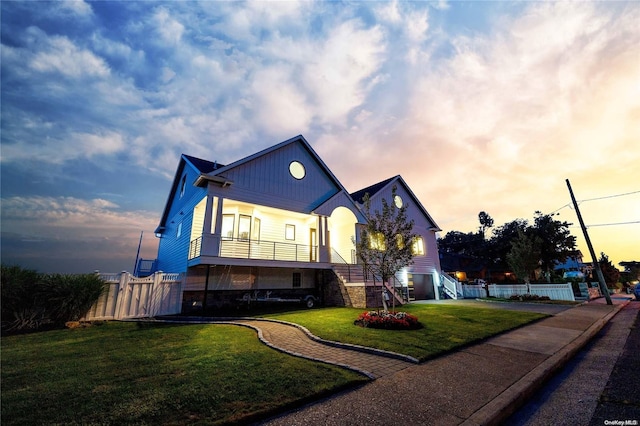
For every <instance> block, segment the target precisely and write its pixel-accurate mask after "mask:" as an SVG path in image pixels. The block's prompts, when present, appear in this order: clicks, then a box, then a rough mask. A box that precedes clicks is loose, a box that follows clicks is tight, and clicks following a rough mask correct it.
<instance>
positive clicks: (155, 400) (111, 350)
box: [1, 322, 367, 425]
mask: <svg viewBox="0 0 640 426" xmlns="http://www.w3.org/2000/svg"><path fill="white" fill-rule="evenodd" d="M1 361H2V400H1V423H2V424H3V425H23V424H65V425H70V424H98V423H99V424H114V425H115V424H118V425H120V424H154V425H155V424H185V423H198V424H223V423H224V424H226V423H229V422H244V421H246V420H247V419H250V418H251V416H255V415H261V414H262V415H265V413H268V412H271V411H272V410H274V409H277V408H279V407H283V406H288V405H290V404H295V403H302V402H304V401H305V400H308V398H310V397H315V398H317V397H319V396H321V395H324V394H328V393H331V392H335V391H337V390H339V389H342V388H344V387H346V386H353V385H357V384H359V383H364V382H365V381H366V380H367V379H366V378H365V377H364V376H361V375H358V374H356V373H354V372H351V371H349V370H345V369H342V368H338V367H334V366H330V365H326V364H322V363H316V362H312V361H308V360H304V359H301V358H296V357H292V356H289V355H285V354H282V353H280V352H277V351H274V350H272V349H269V348H268V347H266V346H264V345H262V344H261V343H260V342H259V341H258V339H257V338H256V333H255V332H254V331H253V330H250V329H245V328H241V327H236V326H228V325H189V326H179V325H178V326H176V325H172V326H168V325H153V326H140V325H137V324H135V323H115V322H114V323H107V324H105V325H103V326H100V327H98V326H94V327H89V328H84V329H76V330H56V331H49V332H43V333H34V334H29V335H20V336H9V337H3V338H2V353H1Z"/></svg>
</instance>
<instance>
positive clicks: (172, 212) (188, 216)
mask: <svg viewBox="0 0 640 426" xmlns="http://www.w3.org/2000/svg"><path fill="white" fill-rule="evenodd" d="M183 176H186V180H185V181H186V185H185V188H184V194H182V196H180V190H181V182H182V178H183ZM198 176H199V172H198V171H197V170H195V169H193V168H192V167H191V166H189V165H186V164H185V167H184V169H183V170H182V173H181V174H180V176H179V177H178V185H177V187H176V190H175V192H174V193H172V194H170V199H169V201H167V203H168V204H169V205H170V207H169V213H168V215H167V220H166V224H165V230H164V231H163V233H162V235H161V237H160V242H159V244H158V270H160V271H167V272H186V270H187V255H188V251H189V242H190V239H191V227H192V222H193V212H194V209H195V206H196V205H197V204H198V203H199V202H200V201H201V200H202V199H203V197H205V195H206V191H205V190H204V189H203V188H198V187H195V186H193V182H194V181H195V180H196V178H197V177H198ZM178 227H181V229H180V236H179V237H178V236H177V233H178Z"/></svg>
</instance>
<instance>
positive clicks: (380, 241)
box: [369, 232, 386, 251]
mask: <svg viewBox="0 0 640 426" xmlns="http://www.w3.org/2000/svg"><path fill="white" fill-rule="evenodd" d="M369 247H371V248H372V249H374V250H380V251H384V250H385V248H386V246H385V244H384V235H383V234H382V232H376V233H373V234H370V235H369Z"/></svg>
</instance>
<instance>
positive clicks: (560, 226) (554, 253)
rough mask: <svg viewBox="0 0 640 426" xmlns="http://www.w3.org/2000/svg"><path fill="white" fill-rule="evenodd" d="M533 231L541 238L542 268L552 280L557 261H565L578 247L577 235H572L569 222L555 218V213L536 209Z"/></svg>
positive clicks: (545, 274)
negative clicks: (544, 212)
mask: <svg viewBox="0 0 640 426" xmlns="http://www.w3.org/2000/svg"><path fill="white" fill-rule="evenodd" d="M534 214H535V217H534V224H533V228H532V232H533V233H534V234H535V235H537V236H538V237H539V238H540V241H541V246H540V268H541V269H542V271H543V273H544V276H545V279H546V281H547V282H550V277H551V272H553V270H554V267H555V265H556V263H558V262H559V263H563V262H564V261H565V260H566V259H567V257H568V256H569V255H570V254H571V252H572V251H573V250H575V248H576V237H575V236H573V235H571V232H570V231H569V226H571V224H570V223H568V222H561V221H559V220H554V219H553V216H554V214H542V212H540V211H536V212H535V213H534Z"/></svg>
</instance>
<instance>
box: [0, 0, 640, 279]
mask: <svg viewBox="0 0 640 426" xmlns="http://www.w3.org/2000/svg"><path fill="white" fill-rule="evenodd" d="M0 7H1V13H2V15H1V20H2V21H1V24H2V25H1V30H0V31H1V35H2V46H1V49H2V50H1V55H2V56H1V60H2V64H1V67H2V68H1V72H2V74H1V78H2V81H1V83H2V85H1V108H2V110H1V164H0V165H1V173H2V175H1V178H2V181H1V185H2V187H1V189H2V193H1V227H2V253H1V255H2V261H3V262H4V263H10V264H21V265H23V266H26V267H30V268H34V269H38V270H41V271H45V272H91V271H93V270H96V269H97V270H101V271H104V272H117V271H120V270H129V271H131V270H132V268H133V263H134V259H135V256H136V250H137V246H138V239H139V237H140V232H141V231H144V233H145V236H144V239H143V250H142V255H143V257H145V258H153V257H155V251H156V248H157V241H156V240H155V238H154V237H153V230H154V229H155V227H156V225H157V223H158V221H159V219H160V215H161V213H162V208H163V206H164V203H165V201H166V198H167V195H168V191H169V187H170V184H171V179H172V177H173V173H174V171H175V169H176V166H177V163H178V160H179V156H180V154H181V153H186V154H189V155H193V156H197V157H201V158H204V159H207V160H211V161H214V160H217V161H219V162H220V163H228V162H231V161H234V160H237V159H240V158H242V157H245V156H247V155H250V154H253V153H255V152H257V151H258V150H261V149H263V148H266V147H269V146H271V145H274V144H276V143H278V142H281V141H283V140H286V139H288V138H290V137H293V136H295V135H297V134H303V135H304V136H305V138H306V139H307V140H308V141H309V142H310V144H311V145H312V146H313V148H314V149H315V150H316V151H317V152H318V154H319V155H320V156H321V157H322V158H323V160H324V161H325V163H326V164H327V165H328V166H329V168H330V169H331V170H332V171H333V172H334V174H335V175H336V177H338V179H340V180H341V182H342V183H343V185H344V186H345V187H346V188H347V190H349V191H356V190H358V189H360V188H362V187H365V186H368V185H370V184H372V183H375V182H378V181H381V180H383V179H386V178H388V177H390V176H394V175H396V174H401V175H402V176H403V177H404V179H405V180H406V181H407V183H408V184H409V185H410V186H411V187H412V189H413V190H414V192H415V193H416V195H417V196H418V197H419V198H420V200H421V202H422V204H423V205H424V206H425V207H426V208H427V210H428V211H429V212H430V214H431V215H432V216H433V217H434V219H435V220H436V222H437V223H438V225H439V226H440V227H441V228H442V229H443V231H444V232H448V231H450V230H459V231H464V232H468V231H474V230H476V229H477V226H478V218H477V217H478V212H480V211H482V210H484V211H486V212H488V213H489V214H490V215H491V216H492V217H493V218H494V220H495V223H496V225H501V224H503V223H505V222H508V221H511V220H513V219H516V218H524V219H528V220H531V219H532V217H533V214H534V212H535V211H536V210H541V211H543V212H552V211H556V210H558V211H559V212H560V213H561V216H560V217H559V218H560V219H562V220H567V221H570V222H574V223H577V220H576V217H575V212H574V211H573V210H572V209H571V208H569V207H566V206H567V204H568V203H569V201H570V199H569V195H568V191H567V187H566V184H565V179H567V178H568V179H570V180H571V183H572V186H573V189H574V191H575V192H576V196H577V198H578V199H580V200H588V199H593V198H601V197H605V196H607V197H608V196H611V195H618V194H628V195H624V196H620V197H614V198H603V199H601V200H594V201H585V202H584V203H583V204H581V211H582V214H583V216H584V217H585V221H586V222H587V224H588V225H593V226H592V227H591V228H590V235H591V239H592V241H593V243H594V246H595V249H596V251H598V252H601V251H604V252H605V253H606V254H607V255H609V257H610V258H611V259H612V260H614V261H615V262H619V261H622V260H640V243H638V242H639V241H640V224H639V223H638V222H639V221H640V192H638V191H640V178H638V176H639V173H638V170H639V165H640V143H639V142H640V26H638V22H640V3H638V2H559V3H552V2H446V1H436V2H391V1H389V2H312V1H306V2H289V1H283V2H266V1H263V2H248V3H245V2H213V1H208V2H192V1H187V2H150V1H145V2H136V1H128V2H109V1H105V2H82V1H59V2H31V1H30V2H13V1H3V2H1V3H0ZM619 223H625V224H624V225H610V224H619ZM596 225H610V226H596ZM572 232H573V233H574V235H576V236H578V242H579V247H580V248H581V249H582V251H583V253H585V254H587V250H586V247H585V246H584V239H583V238H582V235H581V233H580V229H579V228H572Z"/></svg>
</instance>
